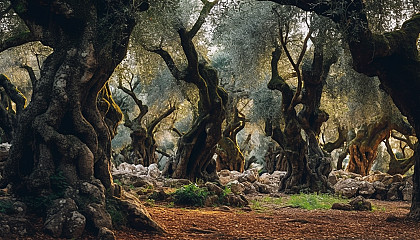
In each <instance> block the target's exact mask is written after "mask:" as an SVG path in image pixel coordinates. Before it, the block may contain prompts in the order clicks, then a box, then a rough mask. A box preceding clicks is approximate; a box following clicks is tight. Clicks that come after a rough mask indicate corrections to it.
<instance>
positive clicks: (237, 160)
mask: <svg viewBox="0 0 420 240" xmlns="http://www.w3.org/2000/svg"><path fill="white" fill-rule="evenodd" d="M236 105H237V103H236V101H234V100H232V99H229V100H228V103H227V106H230V110H231V112H230V113H227V117H226V124H227V126H226V128H225V130H224V131H223V137H222V139H221V140H220V141H219V143H218V148H217V151H216V153H217V159H216V166H217V167H216V169H217V171H220V170H222V169H228V170H230V171H233V170H235V171H238V172H243V171H244V168H245V158H244V155H243V154H242V152H241V149H240V148H239V145H238V142H237V140H236V135H237V134H238V133H239V132H240V131H241V130H242V129H244V127H245V122H246V119H245V116H244V115H243V114H242V113H240V112H239V110H238V108H237V106H236ZM229 115H230V116H229Z"/></svg>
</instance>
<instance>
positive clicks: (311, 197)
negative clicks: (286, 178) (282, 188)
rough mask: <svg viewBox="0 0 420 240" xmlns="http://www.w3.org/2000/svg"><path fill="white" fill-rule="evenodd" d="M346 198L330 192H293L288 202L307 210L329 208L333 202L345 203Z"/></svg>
mask: <svg viewBox="0 0 420 240" xmlns="http://www.w3.org/2000/svg"><path fill="white" fill-rule="evenodd" d="M347 201H348V200H346V199H343V198H340V197H337V196H333V195H330V194H317V193H310V194H304V193H301V194H295V195H292V196H290V199H289V201H288V204H289V205H290V206H292V207H298V208H303V209H307V210H314V209H330V208H331V206H332V205H333V204H334V203H346V202H347Z"/></svg>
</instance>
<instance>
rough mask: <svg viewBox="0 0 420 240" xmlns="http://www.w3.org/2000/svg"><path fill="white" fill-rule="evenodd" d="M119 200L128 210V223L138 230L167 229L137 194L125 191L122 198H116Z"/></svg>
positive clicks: (123, 207)
mask: <svg viewBox="0 0 420 240" xmlns="http://www.w3.org/2000/svg"><path fill="white" fill-rule="evenodd" d="M114 200H116V201H118V203H119V205H120V206H121V208H122V209H123V210H124V211H125V212H126V215H127V224H128V226H129V227H131V228H134V229H136V230H152V231H157V232H165V230H164V229H163V228H162V227H161V226H160V225H159V224H158V223H156V222H155V221H153V220H152V218H151V216H150V214H149V213H148V212H147V211H146V209H145V208H144V207H143V205H142V204H141V202H140V200H138V199H137V198H136V197H135V196H133V195H131V194H129V193H127V192H123V195H122V198H114Z"/></svg>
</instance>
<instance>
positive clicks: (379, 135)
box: [347, 117, 413, 176]
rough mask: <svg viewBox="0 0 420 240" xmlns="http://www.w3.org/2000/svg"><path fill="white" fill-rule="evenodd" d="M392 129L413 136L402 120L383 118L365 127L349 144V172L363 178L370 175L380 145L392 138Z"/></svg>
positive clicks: (407, 125)
mask: <svg viewBox="0 0 420 240" xmlns="http://www.w3.org/2000/svg"><path fill="white" fill-rule="evenodd" d="M392 129H399V131H401V132H403V133H405V134H411V132H412V131H413V129H412V128H411V126H409V124H408V123H405V122H404V121H403V120H402V119H398V121H395V120H393V118H392V119H389V118H385V117H382V118H381V119H380V120H379V121H377V122H374V123H371V124H369V125H368V126H363V127H362V128H361V129H359V131H357V133H356V137H355V138H354V139H353V140H352V141H351V142H350V144H349V153H350V159H349V165H348V167H347V170H348V171H349V172H354V173H357V174H360V175H362V176H366V175H368V174H369V171H370V169H371V167H372V165H373V161H374V160H375V159H376V156H377V153H378V146H379V144H380V143H381V142H382V141H383V140H385V139H387V138H389V137H390V134H391V130H392Z"/></svg>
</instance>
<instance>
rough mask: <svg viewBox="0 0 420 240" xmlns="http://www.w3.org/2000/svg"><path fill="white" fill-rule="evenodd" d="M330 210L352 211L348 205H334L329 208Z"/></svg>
mask: <svg viewBox="0 0 420 240" xmlns="http://www.w3.org/2000/svg"><path fill="white" fill-rule="evenodd" d="M331 209H335V210H344V211H351V210H353V207H352V206H351V205H350V204H349V203H334V204H333V205H332V206H331Z"/></svg>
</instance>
